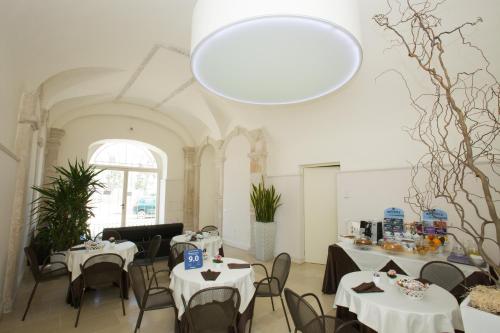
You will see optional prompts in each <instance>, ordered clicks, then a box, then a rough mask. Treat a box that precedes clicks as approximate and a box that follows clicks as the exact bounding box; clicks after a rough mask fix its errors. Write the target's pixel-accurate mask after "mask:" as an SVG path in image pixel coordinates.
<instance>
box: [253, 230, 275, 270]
mask: <svg viewBox="0 0 500 333" xmlns="http://www.w3.org/2000/svg"><path fill="white" fill-rule="evenodd" d="M275 238H276V222H266V223H264V222H255V257H256V258H257V260H261V261H269V260H271V259H273V258H274V240H275Z"/></svg>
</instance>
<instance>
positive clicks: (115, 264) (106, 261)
mask: <svg viewBox="0 0 500 333" xmlns="http://www.w3.org/2000/svg"><path fill="white" fill-rule="evenodd" d="M124 264H125V260H123V258H122V257H121V256H119V255H118V254H114V253H104V254H98V255H95V256H92V257H90V258H88V259H87V260H85V262H84V263H83V265H80V270H81V272H82V278H83V288H82V292H81V295H80V306H79V307H78V314H77V315H76V321H75V327H77V326H78V321H79V319H80V312H81V311H82V307H83V296H84V295H85V290H86V289H88V288H97V287H101V286H103V285H107V286H109V285H118V288H120V298H121V301H122V310H123V315H124V316H125V304H124V302H123V292H122V291H123V290H122V271H123V266H124Z"/></svg>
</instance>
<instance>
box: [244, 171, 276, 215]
mask: <svg viewBox="0 0 500 333" xmlns="http://www.w3.org/2000/svg"><path fill="white" fill-rule="evenodd" d="M250 199H251V200H252V206H253V208H254V210H255V219H256V220H257V221H258V222H274V214H275V213H276V210H277V209H278V207H279V206H281V205H282V204H281V203H280V200H281V194H277V193H276V190H275V188H274V185H271V187H269V188H266V185H265V184H264V177H262V182H260V183H259V184H258V185H257V186H256V185H255V184H252V192H251V193H250Z"/></svg>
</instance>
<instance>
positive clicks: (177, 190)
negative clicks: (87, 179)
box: [58, 105, 184, 223]
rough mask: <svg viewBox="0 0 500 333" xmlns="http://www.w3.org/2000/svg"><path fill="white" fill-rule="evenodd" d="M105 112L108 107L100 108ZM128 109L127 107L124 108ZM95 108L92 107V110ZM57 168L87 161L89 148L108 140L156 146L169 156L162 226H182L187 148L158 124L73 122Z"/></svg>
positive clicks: (98, 119) (106, 119) (120, 119)
mask: <svg viewBox="0 0 500 333" xmlns="http://www.w3.org/2000/svg"><path fill="white" fill-rule="evenodd" d="M98 107H100V108H103V107H104V108H105V107H106V106H98ZM121 107H123V108H125V107H127V106H124V105H122V106H121ZM90 108H92V107H90ZM62 129H63V130H64V131H65V132H66V133H65V135H64V137H63V138H62V139H61V147H60V150H59V156H58V164H59V165H67V162H68V160H70V161H74V160H75V159H84V160H86V161H87V160H88V157H89V156H88V152H89V146H90V145H91V144H93V143H94V142H97V141H100V140H106V139H126V140H137V141H141V142H145V143H148V144H150V145H153V146H155V147H157V148H159V149H160V150H162V151H163V152H165V153H166V154H167V157H168V166H167V179H166V216H165V220H164V221H160V222H161V223H171V222H182V219H183V196H184V152H183V150H182V148H183V147H184V144H183V142H182V141H181V139H180V138H179V137H178V136H177V135H176V134H174V133H172V132H170V131H168V130H166V129H165V128H163V127H160V126H158V125H157V124H155V123H153V122H149V121H145V120H141V119H138V118H130V117H126V116H99V115H95V116H88V117H83V118H77V119H75V120H72V121H70V122H69V123H67V124H66V125H65V126H64V127H63V128H62Z"/></svg>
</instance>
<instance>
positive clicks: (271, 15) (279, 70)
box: [191, 0, 362, 105]
mask: <svg viewBox="0 0 500 333" xmlns="http://www.w3.org/2000/svg"><path fill="white" fill-rule="evenodd" d="M357 15H358V9H357V1H356V0H198V2H197V4H196V6H195V9H194V12H193V25H192V38H191V68H192V71H193V75H194V76H195V78H196V79H197V80H198V82H199V83H200V84H201V85H203V86H204V87H205V88H206V89H208V90H210V91H212V92H213V93H215V94H217V95H220V96H223V97H226V98H229V99H232V100H236V101H239V102H244V103H251V104H267V105H272V104H291V103H299V102H303V101H307V100H312V99H315V98H318V97H321V96H324V95H326V94H329V93H331V92H333V91H335V90H337V89H339V88H340V87H342V86H343V85H344V84H346V83H347V82H348V81H349V80H350V79H351V78H352V77H353V76H354V74H356V72H357V70H358V69H359V67H360V65H361V60H362V50H361V45H360V38H359V37H360V31H359V29H360V28H359V22H358V16H357Z"/></svg>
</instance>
